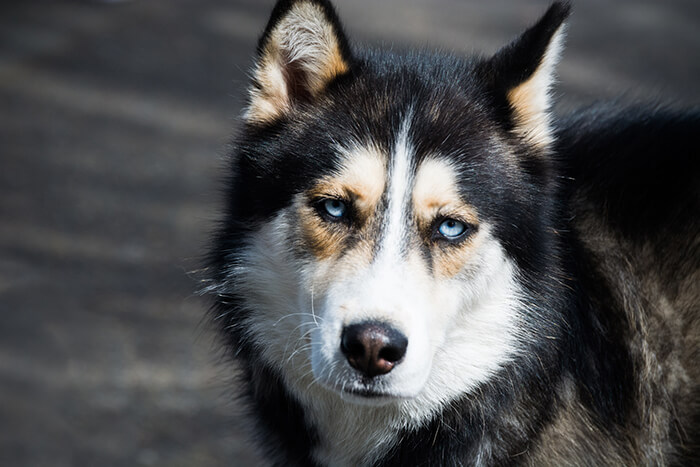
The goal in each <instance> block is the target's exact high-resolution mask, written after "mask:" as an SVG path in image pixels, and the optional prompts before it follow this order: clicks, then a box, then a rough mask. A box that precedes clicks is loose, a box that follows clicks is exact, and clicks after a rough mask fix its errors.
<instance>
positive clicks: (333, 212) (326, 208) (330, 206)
mask: <svg viewBox="0 0 700 467" xmlns="http://www.w3.org/2000/svg"><path fill="white" fill-rule="evenodd" d="M319 207H320V208H321V211H322V212H323V214H325V215H326V216H327V217H329V218H331V220H341V219H343V218H344V217H345V216H346V214H347V211H348V207H347V206H346V204H345V203H344V202H343V201H341V200H339V199H330V198H329V199H325V200H323V201H321V203H320V206H319Z"/></svg>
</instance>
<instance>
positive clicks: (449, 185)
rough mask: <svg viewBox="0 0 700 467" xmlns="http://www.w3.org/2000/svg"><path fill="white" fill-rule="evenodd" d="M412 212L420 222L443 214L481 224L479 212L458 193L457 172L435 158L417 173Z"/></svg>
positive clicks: (428, 159) (445, 162) (430, 159)
mask: <svg viewBox="0 0 700 467" xmlns="http://www.w3.org/2000/svg"><path fill="white" fill-rule="evenodd" d="M413 208H414V211H415V214H416V217H417V218H418V219H419V220H432V219H433V218H434V217H435V216H437V215H440V214H444V215H455V214H459V216H460V218H461V220H464V221H466V222H469V223H471V224H475V225H476V224H478V218H477V215H476V212H475V211H474V209H473V208H471V207H469V206H468V205H467V204H466V203H465V202H464V201H463V200H462V199H461V197H460V196H459V192H458V191H457V180H456V168H454V167H453V166H452V165H451V164H450V163H449V162H448V161H445V160H443V159H439V158H435V157H429V158H426V159H425V160H424V161H423V162H421V164H420V166H419V167H418V170H416V181H415V184H414V186H413Z"/></svg>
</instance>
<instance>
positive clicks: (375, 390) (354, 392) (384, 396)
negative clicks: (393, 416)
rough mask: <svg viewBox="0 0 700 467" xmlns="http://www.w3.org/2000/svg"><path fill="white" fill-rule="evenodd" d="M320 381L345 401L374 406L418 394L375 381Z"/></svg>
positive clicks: (392, 402) (395, 401)
mask: <svg viewBox="0 0 700 467" xmlns="http://www.w3.org/2000/svg"><path fill="white" fill-rule="evenodd" d="M318 382H319V383H320V384H321V385H322V386H323V387H325V388H326V389H327V390H329V391H331V392H333V393H335V394H337V395H338V396H339V397H340V398H341V399H342V400H343V401H345V402H349V403H351V404H357V405H365V406H372V407H379V406H384V405H389V404H394V403H397V402H400V401H402V400H405V399H412V398H414V397H416V396H417V395H418V394H417V393H415V394H414V393H412V392H406V391H396V390H392V389H390V388H386V387H385V385H382V384H380V383H373V382H362V381H347V382H345V383H343V382H338V381H334V382H332V383H331V382H328V381H318Z"/></svg>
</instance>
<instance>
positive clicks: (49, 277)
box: [0, 0, 700, 467]
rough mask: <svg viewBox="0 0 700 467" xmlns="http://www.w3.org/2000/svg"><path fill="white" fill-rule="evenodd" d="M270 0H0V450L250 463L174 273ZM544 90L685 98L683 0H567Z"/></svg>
mask: <svg viewBox="0 0 700 467" xmlns="http://www.w3.org/2000/svg"><path fill="white" fill-rule="evenodd" d="M548 3H549V0H517V1H515V0H511V1H506V0H490V1H488V2H484V1H483V0H472V1H464V0H385V1H376V0H352V1H351V0H337V1H336V4H337V9H338V11H339V14H340V16H341V18H342V19H343V20H344V23H345V26H346V30H347V32H348V34H349V35H350V37H351V38H353V39H355V40H357V41H360V42H371V43H375V44H376V43H384V44H398V45H401V46H415V45H419V46H425V45H427V46H437V47H442V48H445V49H448V50H454V51H457V52H466V53H468V52H471V51H483V52H487V53H490V52H494V51H495V50H496V49H497V48H498V47H499V46H501V45H503V44H505V43H506V42H507V41H508V40H510V39H511V38H513V37H514V36H515V35H516V34H517V33H519V32H520V31H521V30H523V29H524V28H525V27H526V26H527V25H529V24H530V23H532V22H534V21H535V20H536V19H537V18H538V16H539V15H540V14H541V13H543V12H544V10H545V8H546V7H547V5H548ZM272 4H273V1H272V0H265V1H261V0H238V1H233V0H232V1H224V0H133V1H121V2H119V1H103V2H99V1H58V0H53V1H39V0H36V1H34V0H24V1H7V2H2V5H1V6H0V465H2V466H53V467H62V466H138V465H154V466H248V465H260V461H259V459H258V457H256V454H255V451H254V449H253V448H252V447H251V443H250V442H249V439H248V438H247V437H246V433H247V432H248V427H247V425H246V423H245V421H244V420H242V419H241V417H240V413H239V409H238V407H236V404H235V402H234V401H233V399H232V397H231V394H232V393H233V388H232V387H231V386H230V383H229V382H228V380H229V379H230V375H231V374H232V373H233V369H232V368H231V367H230V366H228V365H226V364H224V363H223V362H222V361H221V359H220V358H219V357H218V355H219V352H218V348H217V345H216V339H215V337H214V334H213V333H212V332H211V329H210V327H209V326H208V324H207V322H206V320H204V319H203V317H204V314H205V310H206V302H205V301H204V300H203V299H201V298H199V297H197V296H196V295H195V293H194V292H195V290H196V289H197V287H198V286H197V284H196V282H195V280H194V279H193V278H192V277H191V276H190V275H188V271H192V270H194V269H196V268H197V267H198V266H199V265H200V264H201V262H200V258H201V254H202V253H203V251H204V250H205V246H206V243H207V235H208V234H207V232H208V231H209V230H210V228H211V227H212V224H213V222H214V220H215V219H216V215H217V214H216V213H217V206H218V205H219V192H218V189H219V186H218V184H217V180H218V177H219V174H220V172H219V170H220V168H221V166H222V157H223V155H224V154H225V152H226V144H227V142H228V137H229V135H230V134H231V133H232V130H233V129H234V128H235V127H236V125H237V124H238V120H237V116H238V115H239V113H240V107H241V103H242V101H243V97H244V86H245V83H246V70H247V69H248V68H249V67H250V65H251V56H252V53H253V50H254V47H255V43H256V38H257V36H258V34H259V33H260V32H261V31H262V28H263V27H264V25H265V23H266V20H267V15H268V14H269V12H270V10H271V7H272ZM559 76H560V85H559V86H558V88H557V95H558V100H559V102H558V104H557V111H558V112H564V111H566V110H567V109H571V108H574V107H575V106H577V105H581V104H586V103H589V102H592V101H594V100H596V99H602V98H613V97H615V98H620V99H621V101H622V102H625V101H629V102H632V101H642V102H654V101H657V100H661V101H670V102H672V103H674V104H675V105H685V106H688V105H698V104H699V103H700V85H699V84H698V83H699V82H700V2H698V1H697V0H665V1H663V2H662V1H659V0H634V1H632V0H617V1H615V2H610V1H607V0H587V1H584V0H579V1H578V2H575V9H574V13H573V16H572V18H571V21H570V24H569V35H568V44H567V49H566V51H565V54H564V58H563V60H562V63H561V66H560V73H559Z"/></svg>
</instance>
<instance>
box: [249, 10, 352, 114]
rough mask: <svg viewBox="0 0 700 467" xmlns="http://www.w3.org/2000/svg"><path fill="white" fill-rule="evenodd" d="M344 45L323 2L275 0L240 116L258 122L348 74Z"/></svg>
mask: <svg viewBox="0 0 700 467" xmlns="http://www.w3.org/2000/svg"><path fill="white" fill-rule="evenodd" d="M351 61H352V58H351V54H350V48H349V46H348V42H347V40H346V38H345V35H344V34H343V31H342V28H341V26H340V22H339V21H338V17H337V16H336V13H335V11H334V10H333V7H332V6H331V4H330V3H329V2H328V1H326V0H280V1H278V2H277V4H276V5H275V8H274V10H273V11H272V16H271V17H270V21H269V22H268V24H267V27H266V28H265V32H264V33H263V35H262V37H261V38H260V42H259V43H258V50H257V60H256V64H255V67H254V69H253V80H252V84H251V88H250V94H249V102H248V107H247V109H246V111H245V114H244V118H245V120H246V121H248V122H249V123H252V124H264V123H269V122H271V121H274V120H275V119H277V118H280V117H282V116H283V115H285V114H286V113H287V112H289V111H290V110H291V108H292V107H293V106H294V104H295V103H298V102H302V101H309V100H311V99H313V98H315V97H316V96H317V95H319V94H320V93H321V92H323V90H324V89H325V88H326V86H327V85H328V83H329V82H330V81H331V80H333V79H334V78H335V77H337V76H339V75H342V74H344V73H347V72H348V71H349V70H350V64H351Z"/></svg>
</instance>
